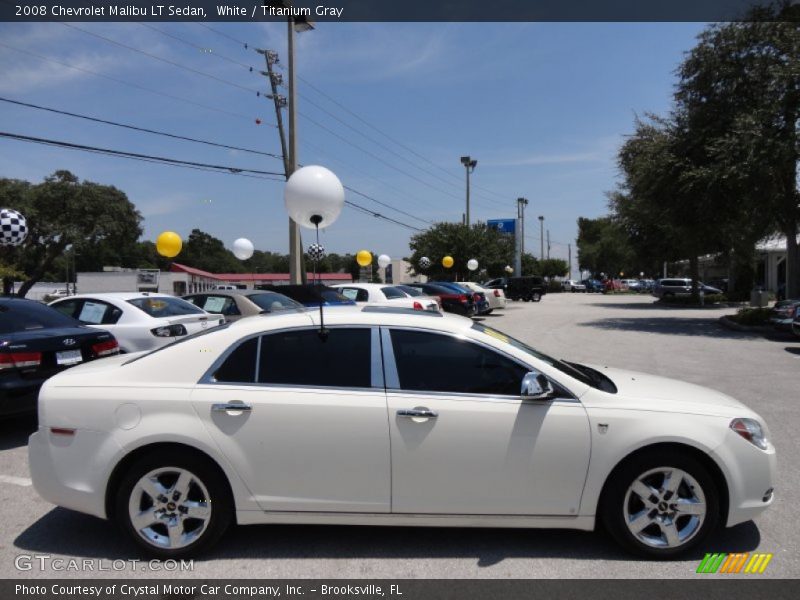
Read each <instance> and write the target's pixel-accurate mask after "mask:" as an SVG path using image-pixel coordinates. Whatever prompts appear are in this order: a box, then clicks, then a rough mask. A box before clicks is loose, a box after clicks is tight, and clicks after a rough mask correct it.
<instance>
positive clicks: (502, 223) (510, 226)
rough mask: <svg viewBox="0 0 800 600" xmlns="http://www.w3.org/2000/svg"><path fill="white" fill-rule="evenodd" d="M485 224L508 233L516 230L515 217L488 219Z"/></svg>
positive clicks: (512, 233)
mask: <svg viewBox="0 0 800 600" xmlns="http://www.w3.org/2000/svg"><path fill="white" fill-rule="evenodd" d="M486 224H487V225H488V226H489V227H491V228H492V229H497V231H499V232H500V233H510V234H511V235H514V234H515V233H516V232H517V220H516V219H489V220H488V221H486Z"/></svg>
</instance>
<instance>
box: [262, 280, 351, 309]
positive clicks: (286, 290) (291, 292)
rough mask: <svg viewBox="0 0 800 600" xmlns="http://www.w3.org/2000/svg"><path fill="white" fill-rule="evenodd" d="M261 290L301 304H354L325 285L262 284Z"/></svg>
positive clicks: (337, 291)
mask: <svg viewBox="0 0 800 600" xmlns="http://www.w3.org/2000/svg"><path fill="white" fill-rule="evenodd" d="M259 289H261V290H268V291H270V292H276V293H278V294H283V295H284V296H288V297H289V298H291V299H292V300H294V301H295V302H299V303H300V304H302V305H303V306H311V307H313V306H319V304H320V301H322V304H323V305H325V306H355V305H356V303H355V302H353V301H352V300H350V298H348V297H347V296H344V295H342V294H341V293H340V292H339V290H335V289H333V288H332V287H328V286H327V285H321V284H316V283H308V284H306V285H262V286H259Z"/></svg>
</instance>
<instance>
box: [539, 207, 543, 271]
mask: <svg viewBox="0 0 800 600" xmlns="http://www.w3.org/2000/svg"><path fill="white" fill-rule="evenodd" d="M539 241H540V242H541V243H542V244H541V248H540V252H541V257H542V260H544V217H543V216H542V215H539Z"/></svg>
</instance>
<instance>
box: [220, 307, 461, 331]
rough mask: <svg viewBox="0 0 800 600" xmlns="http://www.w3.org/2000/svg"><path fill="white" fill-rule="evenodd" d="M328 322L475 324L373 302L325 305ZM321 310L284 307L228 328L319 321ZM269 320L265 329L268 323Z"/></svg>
mask: <svg viewBox="0 0 800 600" xmlns="http://www.w3.org/2000/svg"><path fill="white" fill-rule="evenodd" d="M323 316H324V320H325V325H326V326H332V327H334V326H342V325H354V326H386V327H392V326H402V327H416V328H420V329H436V330H439V331H449V332H453V333H458V332H462V331H465V330H468V329H469V328H470V327H472V324H473V321H472V319H468V318H467V317H461V316H459V315H454V314H450V313H444V314H443V313H439V312H431V311H420V310H412V309H402V308H399V309H398V308H391V307H374V306H366V307H363V306H337V307H326V308H325V309H324V311H323ZM319 321H320V318H319V311H318V310H309V311H303V312H300V311H298V312H294V311H287V312H286V313H284V312H283V311H282V312H280V313H272V314H269V315H256V316H252V317H245V318H244V319H240V320H238V321H235V322H234V323H232V324H231V325H230V327H229V328H228V330H229V331H230V332H231V333H232V334H234V335H235V336H236V337H241V336H244V335H248V334H250V333H258V332H265V331H269V330H277V329H283V328H288V327H303V326H306V327H307V326H309V325H312V326H313V325H319ZM267 323H268V324H269V325H268V328H267V329H265V324H267Z"/></svg>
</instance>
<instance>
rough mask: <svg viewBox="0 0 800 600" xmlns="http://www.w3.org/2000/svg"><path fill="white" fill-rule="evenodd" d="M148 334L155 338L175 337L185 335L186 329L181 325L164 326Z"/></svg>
mask: <svg viewBox="0 0 800 600" xmlns="http://www.w3.org/2000/svg"><path fill="white" fill-rule="evenodd" d="M150 333H152V334H153V335H154V336H156V337H175V336H177V335H186V333H187V332H186V327H184V326H183V325H165V326H164V327H156V328H155V329H151V330H150Z"/></svg>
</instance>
